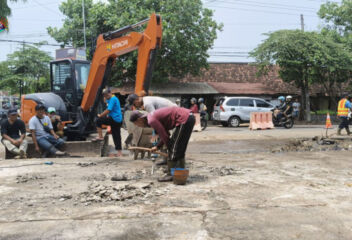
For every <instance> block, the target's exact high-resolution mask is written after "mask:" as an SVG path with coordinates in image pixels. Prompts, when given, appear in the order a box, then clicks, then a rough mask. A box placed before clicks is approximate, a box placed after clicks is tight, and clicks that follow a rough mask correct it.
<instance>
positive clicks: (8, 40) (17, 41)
mask: <svg viewBox="0 0 352 240" xmlns="http://www.w3.org/2000/svg"><path fill="white" fill-rule="evenodd" d="M0 42H13V43H22V44H38V45H43V46H57V47H61V45H60V44H53V43H40V42H27V41H19V40H10V39H0Z"/></svg>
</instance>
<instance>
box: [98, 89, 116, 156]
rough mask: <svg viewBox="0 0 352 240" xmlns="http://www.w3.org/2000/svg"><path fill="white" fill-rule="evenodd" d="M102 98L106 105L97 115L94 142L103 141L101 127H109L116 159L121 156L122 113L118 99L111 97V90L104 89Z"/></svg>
mask: <svg viewBox="0 0 352 240" xmlns="http://www.w3.org/2000/svg"><path fill="white" fill-rule="evenodd" d="M103 96H104V98H105V99H106V102H107V104H108V107H107V109H106V110H105V111H104V112H102V113H101V114H98V119H97V131H98V137H97V138H96V139H94V140H95V141H103V140H104V138H103V131H102V125H109V126H110V127H111V133H112V138H113V140H114V144H115V149H116V150H117V154H114V156H116V157H120V156H122V151H121V150H122V147H121V125H122V113H121V106H120V101H119V99H118V98H117V97H116V96H114V95H112V93H111V90H110V89H109V88H106V89H104V90H103Z"/></svg>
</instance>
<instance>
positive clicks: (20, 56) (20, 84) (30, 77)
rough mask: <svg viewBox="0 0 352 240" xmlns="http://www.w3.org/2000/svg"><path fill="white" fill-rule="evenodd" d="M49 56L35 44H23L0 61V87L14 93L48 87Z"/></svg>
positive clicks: (44, 89)
mask: <svg viewBox="0 0 352 240" xmlns="http://www.w3.org/2000/svg"><path fill="white" fill-rule="evenodd" d="M50 60H51V57H50V56H49V54H48V53H46V52H44V51H41V50H40V49H38V48H37V47H35V46H29V45H24V47H23V49H21V50H18V51H15V52H14V53H12V54H9V55H8V56H7V61H4V62H1V63H0V88H1V89H6V90H9V91H10V92H11V94H14V93H20V92H21V90H22V93H32V92H43V91H48V90H49V89H50V77H49V76H50V71H49V62H50Z"/></svg>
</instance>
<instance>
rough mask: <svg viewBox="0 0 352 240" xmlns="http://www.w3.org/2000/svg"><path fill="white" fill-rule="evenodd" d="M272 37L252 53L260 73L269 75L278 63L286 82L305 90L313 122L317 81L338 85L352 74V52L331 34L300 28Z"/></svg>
mask: <svg viewBox="0 0 352 240" xmlns="http://www.w3.org/2000/svg"><path fill="white" fill-rule="evenodd" d="M267 36H268V38H267V39H266V40H265V41H264V42H263V43H262V44H260V45H259V46H258V47H257V48H256V49H254V50H253V51H252V52H251V53H250V55H251V56H252V57H254V58H255V59H256V64H257V65H258V67H259V71H258V74H266V73H267V71H268V70H269V69H270V68H271V67H272V66H273V65H274V64H276V65H278V66H279V75H280V77H281V78H282V79H283V80H284V81H285V82H290V83H293V84H295V85H296V86H297V87H298V88H300V90H301V94H302V97H303V106H304V108H305V110H306V120H307V121H310V120H311V116H310V100H309V99H310V97H309V90H310V87H311V86H312V84H313V83H320V84H323V85H324V84H325V85H326V86H327V89H328V87H329V86H330V87H332V86H334V84H336V83H337V82H342V81H346V80H347V78H348V77H349V76H351V70H352V68H351V66H352V64H351V63H352V55H351V53H350V52H348V51H346V49H345V47H344V46H343V45H342V44H340V43H337V42H334V41H333V39H332V38H331V37H330V36H329V35H324V34H319V33H315V32H302V31H300V30H280V31H276V32H273V33H270V34H267Z"/></svg>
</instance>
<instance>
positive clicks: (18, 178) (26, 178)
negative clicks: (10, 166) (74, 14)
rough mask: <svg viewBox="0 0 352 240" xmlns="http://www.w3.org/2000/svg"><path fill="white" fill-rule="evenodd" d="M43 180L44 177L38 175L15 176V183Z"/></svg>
mask: <svg viewBox="0 0 352 240" xmlns="http://www.w3.org/2000/svg"><path fill="white" fill-rule="evenodd" d="M40 179H45V177H43V176H41V175H39V174H28V173H27V174H25V175H17V176H16V183H25V182H29V181H34V180H40Z"/></svg>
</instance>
